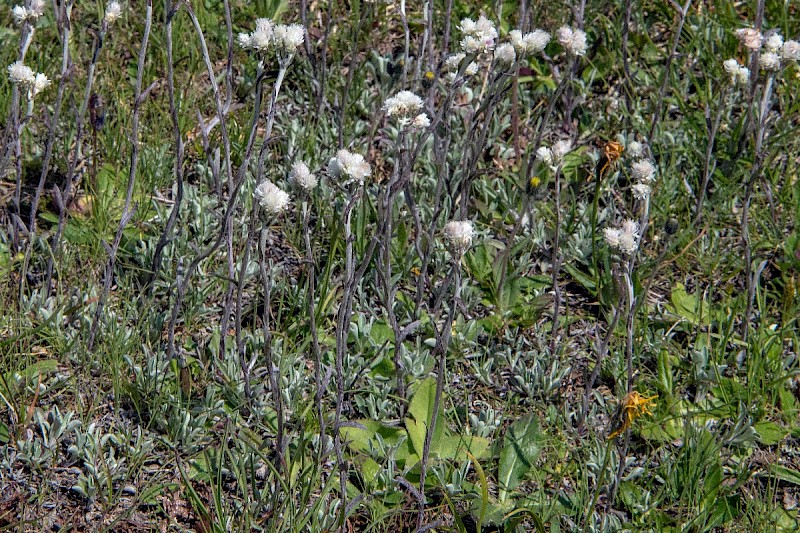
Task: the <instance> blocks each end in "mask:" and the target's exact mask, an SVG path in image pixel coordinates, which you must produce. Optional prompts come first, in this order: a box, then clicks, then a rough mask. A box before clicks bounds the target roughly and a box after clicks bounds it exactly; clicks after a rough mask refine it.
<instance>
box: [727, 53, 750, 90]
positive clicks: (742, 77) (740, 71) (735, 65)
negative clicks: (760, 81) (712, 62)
mask: <svg viewBox="0 0 800 533" xmlns="http://www.w3.org/2000/svg"><path fill="white" fill-rule="evenodd" d="M722 66H723V67H724V68H725V72H727V73H728V75H729V76H730V78H731V83H732V84H734V85H736V84H739V85H746V84H747V82H749V81H750V69H749V68H747V67H743V66H742V65H740V64H739V62H738V61H736V60H735V59H726V60H725V61H724V62H723V63H722Z"/></svg>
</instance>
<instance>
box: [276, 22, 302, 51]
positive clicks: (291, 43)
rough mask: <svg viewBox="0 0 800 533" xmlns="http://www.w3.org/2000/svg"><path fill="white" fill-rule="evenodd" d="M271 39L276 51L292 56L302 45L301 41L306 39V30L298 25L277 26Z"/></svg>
mask: <svg viewBox="0 0 800 533" xmlns="http://www.w3.org/2000/svg"><path fill="white" fill-rule="evenodd" d="M273 39H274V41H275V46H276V48H278V50H280V51H282V52H283V53H285V54H288V55H292V54H294V53H295V52H296V51H297V49H298V48H300V47H301V46H302V45H303V41H305V39H306V29H305V28H304V27H303V26H301V25H300V24H289V25H283V24H278V25H277V26H275V33H274V35H273Z"/></svg>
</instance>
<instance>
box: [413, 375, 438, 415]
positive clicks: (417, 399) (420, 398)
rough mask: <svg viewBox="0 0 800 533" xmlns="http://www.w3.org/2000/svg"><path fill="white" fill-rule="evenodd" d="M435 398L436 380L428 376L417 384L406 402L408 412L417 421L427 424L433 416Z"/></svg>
mask: <svg viewBox="0 0 800 533" xmlns="http://www.w3.org/2000/svg"><path fill="white" fill-rule="evenodd" d="M435 399H436V381H435V380H434V379H433V378H428V379H426V380H424V381H423V382H422V383H420V384H419V386H418V387H417V390H416V392H415V393H414V397H413V398H411V402H410V403H409V404H408V413H409V414H410V415H411V416H412V417H414V419H415V420H416V421H417V422H423V423H424V424H426V425H427V424H428V423H429V422H430V420H431V418H432V417H433V402H434V400H435Z"/></svg>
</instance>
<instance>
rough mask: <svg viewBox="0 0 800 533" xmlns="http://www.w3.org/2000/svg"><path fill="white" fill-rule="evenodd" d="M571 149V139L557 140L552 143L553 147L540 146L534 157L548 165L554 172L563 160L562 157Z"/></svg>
mask: <svg viewBox="0 0 800 533" xmlns="http://www.w3.org/2000/svg"><path fill="white" fill-rule="evenodd" d="M570 151H572V141H568V140H567V141H558V142H556V143H555V144H554V145H553V148H548V147H547V146H540V147H539V148H538V149H537V150H536V159H538V160H539V161H541V162H542V163H544V164H545V165H547V166H548V167H550V169H551V170H552V171H553V172H555V171H556V169H558V167H560V166H561V163H563V162H564V157H566V155H567V154H568V153H570Z"/></svg>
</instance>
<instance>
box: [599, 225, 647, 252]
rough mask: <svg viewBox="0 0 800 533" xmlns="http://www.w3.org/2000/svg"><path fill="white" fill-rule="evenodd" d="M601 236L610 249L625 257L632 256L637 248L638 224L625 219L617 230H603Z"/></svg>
mask: <svg viewBox="0 0 800 533" xmlns="http://www.w3.org/2000/svg"><path fill="white" fill-rule="evenodd" d="M603 235H604V237H605V239H606V243H608V245H609V246H610V247H611V248H614V249H615V250H619V251H620V252H622V253H623V254H625V255H629V256H630V255H633V254H635V253H636V249H637V248H638V247H639V223H638V222H636V221H635V220H631V219H627V220H625V221H624V222H623V223H622V226H620V227H619V228H605V229H604V230H603Z"/></svg>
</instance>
